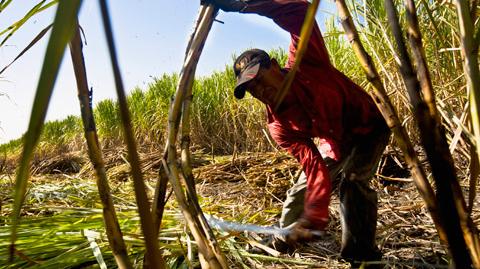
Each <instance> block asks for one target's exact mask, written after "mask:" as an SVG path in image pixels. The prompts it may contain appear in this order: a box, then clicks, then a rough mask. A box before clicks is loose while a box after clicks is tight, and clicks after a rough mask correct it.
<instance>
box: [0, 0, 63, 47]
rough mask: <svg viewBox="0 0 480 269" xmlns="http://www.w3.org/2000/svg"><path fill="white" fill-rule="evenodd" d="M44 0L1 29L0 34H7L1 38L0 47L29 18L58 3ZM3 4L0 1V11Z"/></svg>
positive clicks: (56, 0) (53, 0) (55, 0)
mask: <svg viewBox="0 0 480 269" xmlns="http://www.w3.org/2000/svg"><path fill="white" fill-rule="evenodd" d="M45 2H46V0H43V1H41V2H40V3H38V4H36V5H35V6H34V7H33V8H31V9H30V10H29V11H28V12H27V14H25V16H23V18H21V19H20V20H18V21H16V22H14V23H13V24H11V25H10V26H8V27H7V28H6V29H4V30H2V31H1V32H0V36H2V35H4V34H6V33H8V34H7V36H6V37H5V38H4V39H3V40H2V42H1V43H0V47H1V46H3V45H4V44H5V42H6V41H7V40H8V39H9V38H10V37H12V35H13V34H14V33H15V32H16V31H17V30H19V29H20V28H21V27H22V26H23V25H24V24H25V23H26V22H27V21H28V20H29V19H30V18H32V17H33V16H34V15H36V14H38V13H40V12H42V11H44V10H46V9H48V8H49V7H52V6H54V5H56V4H57V3H58V0H52V1H50V2H48V3H46V4H45ZM9 3H10V2H8V3H6V4H5V7H6V5H8V4H9ZM5 7H4V6H2V5H1V3H0V12H2V11H3V9H4V8H5Z"/></svg>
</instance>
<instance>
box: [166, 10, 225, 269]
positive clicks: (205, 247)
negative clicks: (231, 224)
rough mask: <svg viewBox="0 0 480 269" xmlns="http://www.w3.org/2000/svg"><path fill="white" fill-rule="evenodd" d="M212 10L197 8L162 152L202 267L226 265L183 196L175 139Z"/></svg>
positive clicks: (194, 209) (209, 26) (214, 11)
mask: <svg viewBox="0 0 480 269" xmlns="http://www.w3.org/2000/svg"><path fill="white" fill-rule="evenodd" d="M216 13H217V10H216V8H215V7H214V6H213V5H209V6H203V7H202V8H201V9H200V12H199V15H200V16H199V20H198V21H199V24H198V26H197V27H196V31H195V32H197V34H195V38H193V40H192V41H191V42H190V43H189V45H188V47H189V51H188V53H187V55H186V57H185V63H184V66H183V68H182V71H181V73H180V79H179V83H178V85H177V90H176V93H175V98H174V100H173V103H172V106H171V108H170V112H169V120H168V138H167V144H166V147H165V150H166V152H165V155H164V159H163V164H164V167H165V170H166V172H167V175H168V177H169V180H170V183H171V185H172V188H173V190H174V192H175V195H176V197H177V202H178V204H179V206H180V209H181V210H182V213H183V216H184V217H185V219H186V221H187V224H188V226H189V228H190V231H191V232H192V234H193V236H194V238H195V240H196V241H197V244H198V248H199V252H200V253H199V256H200V262H201V264H202V267H203V268H228V265H227V263H226V261H225V259H224V257H223V254H222V253H221V252H219V249H218V251H216V248H214V246H215V244H214V243H212V242H209V240H208V238H207V237H206V233H205V231H204V230H203V229H202V227H201V226H200V222H199V219H198V217H199V216H198V215H199V214H198V213H197V212H196V211H197V210H196V208H195V207H194V206H193V205H191V204H190V205H189V204H188V202H187V199H186V198H185V195H184V192H183V188H182V186H181V184H180V180H179V179H180V176H179V171H178V168H177V152H176V140H177V134H178V127H179V124H180V119H181V116H182V112H181V109H182V108H183V104H184V102H185V98H186V96H187V94H188V87H190V88H191V86H192V83H193V78H194V75H195V69H196V64H197V62H198V59H199V57H200V53H201V49H202V47H203V44H204V43H205V40H206V38H207V36H208V33H209V30H210V28H211V26H212V23H213V20H214V18H215V16H216ZM187 128H188V127H187ZM188 129H189V128H188ZM188 185H190V187H188ZM191 187H192V186H191V184H188V183H187V188H190V192H191ZM195 199H196V198H195ZM200 213H201V212H200Z"/></svg>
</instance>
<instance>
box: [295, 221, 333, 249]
mask: <svg viewBox="0 0 480 269" xmlns="http://www.w3.org/2000/svg"><path fill="white" fill-rule="evenodd" d="M324 234H325V232H324V231H319V230H315V229H314V227H313V225H312V224H311V222H310V221H308V220H306V219H304V218H300V219H299V220H298V221H297V222H296V223H295V224H294V225H293V227H292V228H291V230H290V233H289V234H288V235H287V237H286V241H287V244H289V245H291V246H294V245H297V244H298V243H303V242H308V241H312V240H317V239H319V238H321V237H322V236H323V235H324Z"/></svg>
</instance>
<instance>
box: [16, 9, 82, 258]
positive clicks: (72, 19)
mask: <svg viewBox="0 0 480 269" xmlns="http://www.w3.org/2000/svg"><path fill="white" fill-rule="evenodd" d="M81 3H82V1H81V0H72V1H60V2H59V4H58V8H57V12H56V13H55V19H54V22H53V28H52V34H51V35H50V38H49V40H48V45H47V50H46V52H45V57H44V62H43V65H42V70H41V72H40V79H39V81H38V85H37V90H36V93H35V98H34V101H33V105H32V112H31V115H30V122H29V124H28V129H27V132H26V133H25V136H24V138H23V148H22V155H21V159H20V164H19V166H18V169H17V174H16V177H15V193H14V202H13V212H12V231H11V238H10V249H9V251H10V253H9V259H10V260H13V257H14V253H15V241H16V240H17V229H18V224H19V221H20V213H21V209H22V205H23V202H24V200H25V193H26V191H27V182H28V178H29V177H30V161H31V160H32V157H33V152H34V150H35V147H36V146H37V144H38V141H39V139H40V132H41V130H42V128H43V124H44V121H45V116H46V114H47V109H48V104H49V103H50V97H51V96H52V92H53V87H54V85H55V80H56V78H57V75H58V71H59V69H60V63H61V61H62V59H63V55H64V52H65V48H66V46H67V44H68V42H69V41H70V39H71V38H72V36H73V33H74V31H75V25H76V18H77V14H78V11H79V10H80V6H81Z"/></svg>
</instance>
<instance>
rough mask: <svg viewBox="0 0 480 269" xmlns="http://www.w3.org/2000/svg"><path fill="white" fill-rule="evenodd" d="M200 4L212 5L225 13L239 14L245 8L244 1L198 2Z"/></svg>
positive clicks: (214, 0)
mask: <svg viewBox="0 0 480 269" xmlns="http://www.w3.org/2000/svg"><path fill="white" fill-rule="evenodd" d="M200 4H202V5H203V4H213V5H215V6H216V7H218V8H220V9H221V10H223V11H227V12H230V11H235V12H239V11H242V10H243V9H244V8H245V7H246V6H247V4H246V3H245V1H244V0H200Z"/></svg>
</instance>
